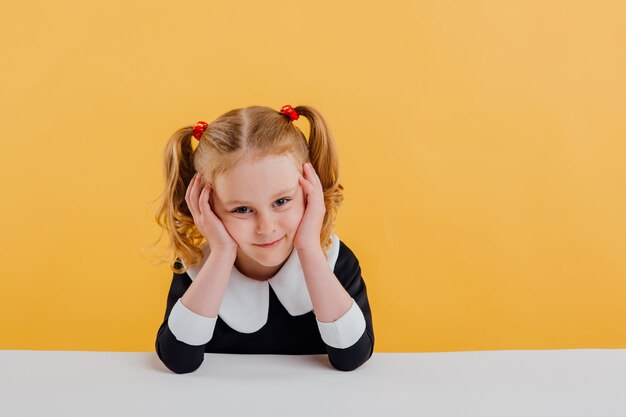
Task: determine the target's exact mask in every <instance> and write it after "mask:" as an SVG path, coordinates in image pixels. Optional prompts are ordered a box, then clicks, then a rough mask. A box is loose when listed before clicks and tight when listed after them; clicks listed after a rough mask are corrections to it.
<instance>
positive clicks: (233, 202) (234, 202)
mask: <svg viewBox="0 0 626 417" xmlns="http://www.w3.org/2000/svg"><path fill="white" fill-rule="evenodd" d="M297 189H298V187H296V188H292V189H290V190H285V191H281V192H279V193H276V194H274V196H273V197H272V199H275V198H278V197H280V196H283V195H289V194H292V193H295V192H296V190H297ZM224 204H225V205H227V206H230V205H234V204H252V203H250V202H248V201H243V200H233V201H229V202H227V203H224Z"/></svg>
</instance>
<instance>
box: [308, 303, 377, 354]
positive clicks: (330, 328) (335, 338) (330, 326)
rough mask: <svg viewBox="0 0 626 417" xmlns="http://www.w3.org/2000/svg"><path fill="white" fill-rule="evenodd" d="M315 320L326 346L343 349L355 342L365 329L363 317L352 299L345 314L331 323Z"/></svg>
mask: <svg viewBox="0 0 626 417" xmlns="http://www.w3.org/2000/svg"><path fill="white" fill-rule="evenodd" d="M315 320H316V321H317V327H319V329H320V335H321V336H322V340H323V341H324V343H326V344H327V345H328V346H332V347H334V348H337V349H345V348H348V347H350V346H352V345H353V344H355V343H356V342H357V341H358V340H359V339H360V338H361V336H362V335H363V332H364V331H365V317H363V312H362V311H361V309H360V308H359V305H358V304H357V303H356V301H354V298H353V299H352V306H351V307H350V309H349V310H348V312H347V313H346V314H344V315H343V316H341V317H339V318H338V319H337V320H336V321H334V322H332V323H322V322H321V321H319V320H317V319H315Z"/></svg>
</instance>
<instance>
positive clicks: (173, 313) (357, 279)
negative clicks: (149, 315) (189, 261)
mask: <svg viewBox="0 0 626 417" xmlns="http://www.w3.org/2000/svg"><path fill="white" fill-rule="evenodd" d="M331 240H332V245H331V246H330V248H329V249H328V251H327V255H328V264H329V266H330V267H331V270H332V271H333V272H334V274H335V276H336V277H337V278H338V280H339V281H340V282H341V284H342V285H343V287H344V288H345V289H346V291H347V292H348V294H350V296H351V297H352V306H351V307H350V309H349V310H348V311H347V312H346V313H345V314H344V315H343V316H342V317H340V318H339V319H337V320H336V321H335V322H333V323H322V322H320V321H318V320H317V319H316V317H315V313H314V311H313V305H312V303H311V298H310V296H309V293H308V289H307V286H306V282H305V280H304V272H303V270H302V266H301V264H300V259H299V257H298V254H297V251H296V250H295V249H294V250H293V251H292V252H291V255H290V256H289V258H288V260H287V261H286V262H285V264H284V265H283V266H282V267H281V269H280V270H279V271H278V272H277V273H276V275H274V276H273V277H272V278H270V279H268V280H266V281H258V280H254V279H251V278H248V277H246V276H245V275H243V274H242V273H240V272H239V271H238V270H237V268H235V267H234V266H233V268H232V272H231V276H230V280H229V282H228V287H227V289H226V292H225V293H224V298H223V300H222V304H221V306H220V309H219V313H218V315H217V317H205V316H201V315H199V314H196V313H194V312H193V311H191V310H189V309H188V308H187V307H185V305H183V304H182V302H181V300H180V298H181V297H182V296H183V294H184V293H185V291H187V289H188V288H189V286H190V285H191V283H192V281H193V279H194V278H195V277H196V276H197V274H198V272H199V271H200V268H201V266H202V265H203V264H204V261H205V260H206V258H207V257H208V253H209V248H208V245H207V243H206V242H205V243H204V244H203V245H202V247H201V249H202V251H203V253H204V259H203V260H202V261H201V262H200V263H199V264H196V265H192V266H190V267H188V268H187V271H186V272H185V273H183V274H176V273H174V276H173V278H172V284H171V287H170V290H169V294H168V297H167V307H166V311H165V318H164V320H163V323H162V324H161V326H160V328H159V330H158V332H157V338H156V344H155V345H156V352H157V355H158V356H159V358H160V359H161V361H162V362H163V364H164V365H165V366H166V367H167V368H168V369H170V370H171V371H173V372H176V373H187V372H193V371H195V370H196V369H198V367H200V365H201V364H202V361H203V360H204V353H237V354H284V355H312V354H328V359H329V361H330V363H331V365H332V366H333V367H335V368H336V369H339V370H343V371H350V370H354V369H356V368H358V367H359V366H361V365H362V364H363V363H365V362H366V361H367V360H368V359H369V358H370V357H371V355H372V353H373V351H374V330H373V327H372V314H371V310H370V305H369V301H368V299H367V290H366V287H365V282H364V281H363V278H362V276H361V268H360V266H359V261H358V260H357V258H356V256H355V255H354V253H353V252H352V251H351V250H350V248H348V246H346V245H345V244H344V243H343V242H341V241H340V240H339V238H338V237H337V236H336V235H334V234H332V235H331ZM182 265H184V263H182Z"/></svg>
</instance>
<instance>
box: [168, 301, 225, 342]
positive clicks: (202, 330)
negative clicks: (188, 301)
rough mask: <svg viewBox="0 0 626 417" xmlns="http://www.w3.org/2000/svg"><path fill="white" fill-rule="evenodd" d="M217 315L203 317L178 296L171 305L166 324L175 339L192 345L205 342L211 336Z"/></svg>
mask: <svg viewBox="0 0 626 417" xmlns="http://www.w3.org/2000/svg"><path fill="white" fill-rule="evenodd" d="M215 323H217V317H205V316H201V315H200V314H196V313H194V312H193V311H191V310H189V309H188V308H187V307H185V305H184V304H183V303H182V301H181V299H180V298H179V299H178V301H176V304H174V307H172V311H171V312H170V316H169V318H168V319H167V325H168V326H169V328H170V331H171V332H172V334H173V335H174V337H176V340H178V341H180V342H183V343H187V344H188V345H192V346H200V345H204V344H207V343H208V342H209V340H211V338H212V337H213V330H214V329H215Z"/></svg>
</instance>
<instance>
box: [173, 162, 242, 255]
mask: <svg viewBox="0 0 626 417" xmlns="http://www.w3.org/2000/svg"><path fill="white" fill-rule="evenodd" d="M201 187H202V188H201ZM198 194H199V195H198ZM210 194H211V186H210V185H209V184H206V185H205V186H204V187H203V186H202V184H201V178H200V175H199V174H198V173H196V175H194V176H193V178H192V179H191V181H190V182H189V186H188V187H187V193H186V194H185V201H186V202H187V207H189V211H191V215H192V216H193V222H194V223H195V225H196V227H197V228H198V230H199V231H200V233H202V236H204V238H205V239H206V240H207V242H209V248H210V249H211V251H213V250H215V249H225V250H229V251H232V250H234V251H235V252H236V251H237V247H238V246H237V242H235V240H234V239H233V237H232V236H231V235H230V233H228V231H227V230H226V227H225V226H224V224H223V223H222V221H221V220H220V219H219V217H217V215H215V213H213V210H211V205H210V204H209V196H210Z"/></svg>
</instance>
